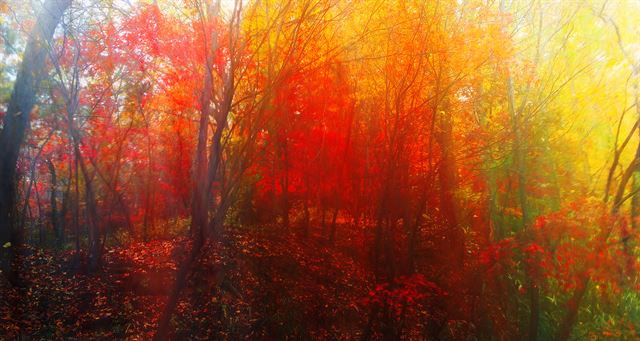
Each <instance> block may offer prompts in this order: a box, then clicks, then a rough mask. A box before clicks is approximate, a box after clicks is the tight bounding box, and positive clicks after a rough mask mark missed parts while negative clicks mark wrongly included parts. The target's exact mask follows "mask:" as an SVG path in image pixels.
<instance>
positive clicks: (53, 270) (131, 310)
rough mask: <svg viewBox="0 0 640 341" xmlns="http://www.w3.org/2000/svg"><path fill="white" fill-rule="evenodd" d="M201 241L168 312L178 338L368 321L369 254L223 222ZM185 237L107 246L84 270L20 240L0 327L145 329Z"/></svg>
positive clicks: (246, 335)
mask: <svg viewBox="0 0 640 341" xmlns="http://www.w3.org/2000/svg"><path fill="white" fill-rule="evenodd" d="M222 240H224V242H220V243H216V244H210V245H207V246H206V248H205V250H204V252H203V256H202V257H201V258H200V259H199V260H198V264H197V265H196V266H195V267H194V268H195V270H194V271H193V273H192V275H191V277H190V280H189V284H188V286H187V289H186V290H185V291H184V292H183V294H182V296H181V300H180V302H179V304H178V308H177V311H176V312H175V314H174V316H173V320H172V325H173V327H174V333H175V334H174V335H173V337H174V338H176V339H210V338H211V337H216V338H223V339H255V338H265V337H269V338H275V339H283V338H285V337H288V338H292V337H293V338H297V339H300V338H307V339H308V338H313V339H345V338H355V337H357V336H358V335H359V334H360V333H361V332H362V330H363V328H364V325H365V324H366V318H367V311H366V309H367V308H366V306H365V305H363V299H364V298H365V297H366V295H367V294H368V293H369V292H370V290H371V289H372V288H371V287H370V283H373V280H372V275H371V273H368V272H366V271H365V270H363V269H365V268H366V267H365V266H364V265H363V264H358V263H357V262H356V261H355V260H354V259H366V258H363V257H362V255H361V254H354V253H352V252H351V251H349V250H354V249H355V248H353V247H349V246H348V243H349V240H351V238H344V240H343V242H344V243H345V244H344V245H342V246H341V245H340V243H338V244H337V245H335V246H334V245H331V244H330V243H328V242H327V241H326V240H325V239H324V238H323V237H320V236H312V237H309V238H302V237H298V236H295V235H294V234H292V233H288V232H286V231H283V230H282V229H278V228H275V227H263V228H259V229H256V228H236V229H229V230H228V231H227V232H225V234H224V238H222ZM189 247H190V246H189V245H188V241H187V239H186V238H184V237H179V238H175V239H172V240H156V241H151V242H146V243H145V242H137V243H133V244H130V245H128V246H126V247H115V248H107V249H106V250H105V253H104V256H103V264H102V267H101V268H100V270H99V271H98V272H96V273H93V274H86V273H85V272H83V271H79V270H78V269H82V268H83V266H82V265H80V266H78V259H81V261H80V262H83V260H84V258H85V257H84V256H81V257H77V256H76V255H75V252H73V251H70V252H59V253H52V252H47V251H42V250H37V249H35V248H30V247H24V248H23V249H22V252H21V254H22V256H21V257H19V258H18V260H19V264H20V271H19V273H20V276H21V277H20V278H21V282H22V283H23V285H22V286H21V287H10V286H9V285H8V284H7V283H2V282H0V297H2V299H0V335H4V336H6V337H7V338H10V339H15V338H16V337H19V336H28V337H29V338H34V339H38V338H44V339H69V338H78V339H86V338H89V337H90V338H92V339H95V338H98V339H100V338H103V339H112V338H127V339H149V338H150V337H151V336H152V335H153V333H154V331H155V328H156V325H157V319H158V316H159V315H160V312H161V310H162V308H163V306H164V303H165V301H166V298H167V295H168V293H169V291H170V290H171V287H172V285H173V281H174V276H175V270H176V268H177V267H178V265H179V262H180V261H182V259H184V258H185V257H186V254H187V250H188V249H189Z"/></svg>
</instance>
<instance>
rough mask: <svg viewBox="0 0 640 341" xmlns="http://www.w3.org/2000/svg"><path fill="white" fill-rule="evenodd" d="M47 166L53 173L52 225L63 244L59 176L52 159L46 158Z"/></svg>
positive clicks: (51, 197) (51, 196)
mask: <svg viewBox="0 0 640 341" xmlns="http://www.w3.org/2000/svg"><path fill="white" fill-rule="evenodd" d="M46 163H47V166H48V167H49V173H50V174H51V194H50V205H51V226H53V231H54V232H55V234H56V240H57V242H58V245H60V244H62V239H63V237H64V236H63V231H62V224H61V222H60V214H59V213H58V199H57V192H58V178H57V176H56V168H55V166H54V165H53V162H51V160H50V159H47V160H46Z"/></svg>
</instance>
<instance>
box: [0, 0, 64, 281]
mask: <svg viewBox="0 0 640 341" xmlns="http://www.w3.org/2000/svg"><path fill="white" fill-rule="evenodd" d="M70 3H71V1H70V0H47V1H46V2H45V4H44V7H43V8H42V10H41V11H40V13H39V14H38V17H37V19H36V25H35V27H34V29H33V32H32V34H31V35H30V36H29V40H28V42H27V46H26V48H25V51H24V57H23V60H22V64H21V65H20V70H19V71H18V74H17V77H16V82H15V84H14V86H13V92H12V94H11V98H10V100H9V104H8V106H7V112H6V114H5V116H4V121H3V126H2V131H0V269H2V271H4V272H5V273H6V274H8V277H9V278H10V279H13V278H14V276H13V273H12V271H11V258H12V250H13V247H4V245H8V244H7V243H9V242H11V243H14V244H18V243H19V240H18V238H17V237H18V234H16V233H15V231H12V226H13V222H14V218H15V217H14V212H15V207H14V204H15V202H14V199H15V183H16V163H17V161H18V155H19V153H20V147H21V145H22V142H23V141H24V138H25V135H26V131H27V130H28V127H29V120H30V118H31V117H30V116H31V112H32V111H33V109H34V105H35V102H36V91H37V89H38V87H39V85H40V80H41V79H42V76H43V75H44V73H45V72H46V63H45V60H46V57H47V48H48V42H49V41H50V40H51V39H52V37H53V32H54V31H55V28H56V26H58V22H59V21H60V18H61V17H62V14H63V13H64V11H65V10H66V9H67V7H69V5H70Z"/></svg>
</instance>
